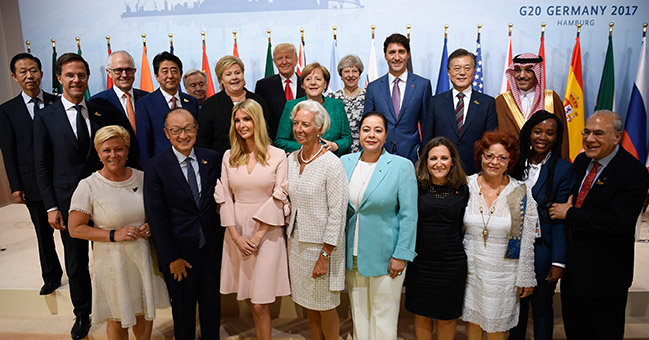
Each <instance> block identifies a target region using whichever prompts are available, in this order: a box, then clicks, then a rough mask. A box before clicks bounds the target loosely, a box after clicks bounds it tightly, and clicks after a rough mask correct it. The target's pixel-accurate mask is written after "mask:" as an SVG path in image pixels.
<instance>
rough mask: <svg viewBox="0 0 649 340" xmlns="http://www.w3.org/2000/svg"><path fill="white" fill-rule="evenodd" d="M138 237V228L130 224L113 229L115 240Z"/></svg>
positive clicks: (135, 238)
mask: <svg viewBox="0 0 649 340" xmlns="http://www.w3.org/2000/svg"><path fill="white" fill-rule="evenodd" d="M147 228H148V225H147ZM140 237H141V235H140V232H139V230H138V228H137V227H134V226H131V225H127V226H123V227H121V228H119V229H117V230H116V231H115V242H122V241H135V240H137V239H138V238H140Z"/></svg>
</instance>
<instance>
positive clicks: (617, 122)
mask: <svg viewBox="0 0 649 340" xmlns="http://www.w3.org/2000/svg"><path fill="white" fill-rule="evenodd" d="M597 116H606V117H610V118H611V119H612V120H613V130H615V131H614V132H615V133H618V132H622V130H623V127H622V118H620V114H619V113H617V112H613V111H611V110H597V111H595V112H593V114H592V115H591V116H590V117H589V118H588V119H592V118H595V117H597Z"/></svg>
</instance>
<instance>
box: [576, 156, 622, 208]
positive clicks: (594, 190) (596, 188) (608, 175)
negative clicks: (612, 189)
mask: <svg viewBox="0 0 649 340" xmlns="http://www.w3.org/2000/svg"><path fill="white" fill-rule="evenodd" d="M623 151H624V150H622V146H620V148H619V149H618V150H617V153H616V154H615V156H614V157H613V159H611V161H610V162H609V163H608V165H607V166H606V167H605V168H604V170H602V173H600V174H599V176H598V177H597V178H596V179H595V183H593V186H592V187H591V188H590V190H589V191H588V194H587V195H586V197H585V198H584V202H583V204H582V206H584V205H587V204H588V202H589V201H590V200H593V199H595V198H594V197H596V196H597V195H599V193H600V191H601V190H602V189H603V187H605V185H606V183H607V182H608V181H609V180H610V179H612V178H617V177H620V176H623V174H619V173H618V174H615V173H614V172H615V170H616V169H617V168H620V166H619V165H618V163H620V162H621V159H622V152H623ZM582 179H583V177H582Z"/></svg>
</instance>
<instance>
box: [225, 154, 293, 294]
mask: <svg viewBox="0 0 649 340" xmlns="http://www.w3.org/2000/svg"><path fill="white" fill-rule="evenodd" d="M268 154H269V155H270V159H269V160H268V165H265V166H264V165H262V164H260V163H257V164H256V165H255V167H254V168H253V169H252V172H251V173H248V169H247V168H246V166H245V165H242V166H240V167H236V168H235V167H232V166H230V162H229V160H230V150H228V151H226V152H225V155H223V165H222V170H221V179H220V180H219V182H218V183H217V185H216V189H215V192H214V198H215V199H216V202H217V203H218V204H219V206H220V215H221V225H222V226H223V227H228V226H236V228H237V232H238V233H239V234H240V235H241V236H243V237H245V238H248V239H249V238H250V237H251V236H252V234H253V233H254V232H255V231H256V230H257V228H258V227H259V225H260V222H263V223H265V224H268V225H271V226H273V228H271V229H270V230H269V231H268V232H267V233H266V234H265V235H264V237H263V238H262V240H261V242H260V244H259V250H258V251H257V252H256V253H255V254H253V255H251V256H244V255H242V254H241V252H240V251H239V248H237V246H236V244H235V243H234V240H233V239H232V237H231V236H230V233H229V232H228V231H226V232H225V240H224V242H223V260H222V263H221V289H220V291H221V294H230V293H237V300H245V299H250V300H251V302H252V303H255V304H267V303H272V302H274V301H275V297H276V296H286V295H290V294H291V288H290V283H289V279H288V263H287V262H288V258H287V254H286V241H285V238H284V234H285V232H284V226H285V225H286V222H287V218H288V216H289V214H290V212H291V210H290V207H289V205H288V204H289V203H288V199H287V196H286V186H287V179H288V174H287V172H288V168H287V164H286V155H285V153H284V151H283V150H281V149H278V148H275V147H273V146H269V147H268Z"/></svg>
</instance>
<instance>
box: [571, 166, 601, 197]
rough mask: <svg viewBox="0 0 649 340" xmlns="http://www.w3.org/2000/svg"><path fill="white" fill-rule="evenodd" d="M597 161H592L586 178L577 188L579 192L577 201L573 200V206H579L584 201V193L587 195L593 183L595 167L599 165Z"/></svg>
mask: <svg viewBox="0 0 649 340" xmlns="http://www.w3.org/2000/svg"><path fill="white" fill-rule="evenodd" d="M599 165H600V164H599V162H597V161H594V162H593V168H592V169H590V172H589V173H588V175H587V176H586V179H585V180H584V184H582V186H581V189H579V194H578V195H577V202H575V208H580V207H581V205H582V204H583V203H584V199H585V198H586V195H588V191H589V190H590V187H591V186H592V185H593V181H594V180H595V176H596V175H597V168H598V167H599Z"/></svg>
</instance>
